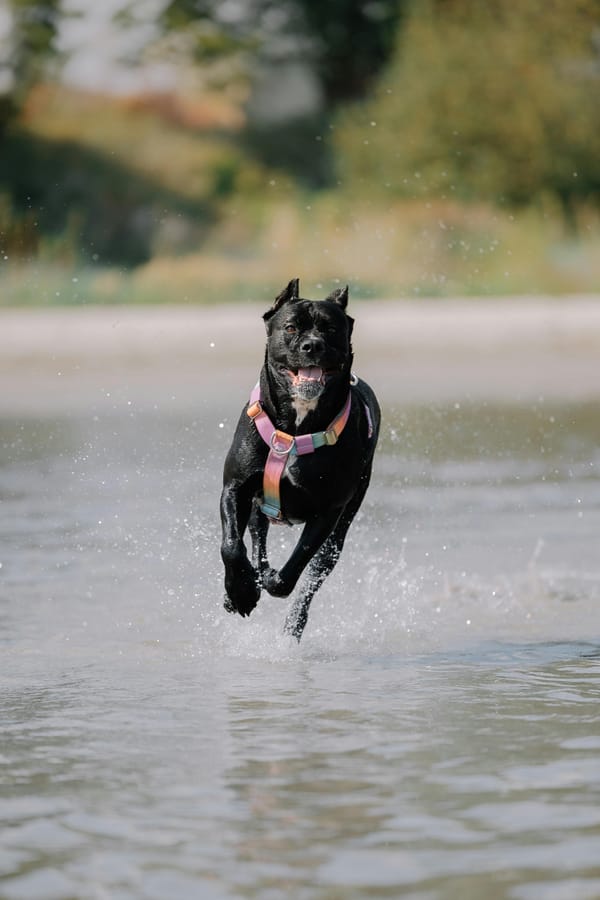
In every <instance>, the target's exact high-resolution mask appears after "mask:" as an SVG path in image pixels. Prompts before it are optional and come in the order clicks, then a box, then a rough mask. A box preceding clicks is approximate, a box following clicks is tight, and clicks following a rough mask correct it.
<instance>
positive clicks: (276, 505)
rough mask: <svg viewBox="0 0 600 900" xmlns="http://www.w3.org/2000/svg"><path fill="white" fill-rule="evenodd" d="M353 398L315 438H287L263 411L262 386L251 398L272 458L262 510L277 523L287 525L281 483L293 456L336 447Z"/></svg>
mask: <svg viewBox="0 0 600 900" xmlns="http://www.w3.org/2000/svg"><path fill="white" fill-rule="evenodd" d="M351 404H352V395H351V393H350V391H348V397H347V398H346V402H345V404H344V408H343V409H342V411H341V412H340V413H339V414H338V415H337V416H336V417H335V419H334V420H333V422H332V423H331V425H330V426H329V428H328V429H327V430H326V431H315V432H314V433H313V434H297V435H293V434H286V432H285V431H280V430H279V429H278V428H275V426H274V425H273V423H272V422H271V420H270V418H269V417H268V415H267V414H266V412H265V411H264V409H263V406H262V401H261V394H260V385H259V384H257V385H256V386H255V387H254V390H253V391H252V393H251V394H250V403H249V405H248V409H247V410H246V412H247V414H248V416H249V417H250V419H252V421H253V422H254V424H255V425H256V429H257V431H258V433H259V434H260V436H261V438H262V439H263V441H264V442H265V444H266V445H267V446H268V448H269V455H268V456H267V461H266V463H265V472H264V476H263V502H262V504H261V507H260V508H261V510H262V511H263V512H264V514H265V515H266V516H268V518H269V519H271V520H272V521H274V522H284V521H285V520H284V518H283V514H282V512H281V498H280V492H279V483H280V481H281V476H282V475H283V472H284V470H285V467H286V466H287V462H288V458H289V457H290V456H303V455H304V454H305V453H314V452H315V450H318V449H319V447H332V446H333V445H334V444H335V443H337V440H338V438H339V436H340V434H341V433H342V431H343V430H344V428H345V426H346V422H347V421H348V416H349V415H350V406H351Z"/></svg>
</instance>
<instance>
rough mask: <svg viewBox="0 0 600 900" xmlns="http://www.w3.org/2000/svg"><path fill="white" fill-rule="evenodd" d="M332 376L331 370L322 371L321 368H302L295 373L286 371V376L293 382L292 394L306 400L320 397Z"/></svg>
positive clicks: (289, 370) (290, 370)
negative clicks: (329, 377)
mask: <svg viewBox="0 0 600 900" xmlns="http://www.w3.org/2000/svg"><path fill="white" fill-rule="evenodd" d="M330 374H331V373H330V371H329V370H326V369H322V368H321V366H305V367H300V368H299V369H297V370H296V371H295V372H294V371H293V370H292V369H286V375H287V376H288V378H289V379H290V381H291V393H292V394H294V396H296V397H301V398H302V399H304V400H312V399H314V398H316V397H318V396H319V394H320V393H321V391H322V390H323V388H324V387H325V383H326V381H327V378H328V376H329V375H330Z"/></svg>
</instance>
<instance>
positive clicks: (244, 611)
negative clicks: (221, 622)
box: [221, 483, 260, 616]
mask: <svg viewBox="0 0 600 900" xmlns="http://www.w3.org/2000/svg"><path fill="white" fill-rule="evenodd" d="M251 508H252V495H251V493H250V491H249V490H248V487H247V485H244V484H239V483H229V484H226V485H225V487H224V488H223V493H222V494H221V524H222V526H223V542H222V544H221V558H222V560H223V564H224V566H225V591H226V594H227V597H226V599H225V604H224V605H225V609H226V610H227V611H228V612H238V613H239V614H240V615H241V616H249V615H250V613H251V612H252V610H253V609H254V607H255V606H256V604H257V603H258V598H259V597H260V587H259V584H258V579H257V573H256V571H255V570H254V568H253V566H252V564H251V563H250V560H249V559H248V553H247V552H246V547H245V544H244V541H243V535H244V532H245V530H246V527H247V525H248V520H249V518H250V511H251Z"/></svg>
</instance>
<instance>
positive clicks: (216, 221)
mask: <svg viewBox="0 0 600 900" xmlns="http://www.w3.org/2000/svg"><path fill="white" fill-rule="evenodd" d="M295 275H301V276H302V277H303V286H304V288H305V292H306V293H307V294H308V295H310V293H311V291H313V292H314V291H316V289H317V288H318V287H323V288H329V287H330V285H335V284H336V283H337V281H338V279H340V280H341V279H343V280H344V282H346V281H348V282H349V283H350V286H351V290H352V292H353V294H354V296H359V297H365V298H369V297H381V298H385V297H396V298H397V297H406V298H410V297H418V296H428V297H431V296H446V295H477V296H480V295H510V294H524V293H529V294H537V293H540V294H545V295H547V294H566V293H579V292H586V293H593V292H595V291H598V290H599V289H600V3H599V2H598V0H520V2H519V3H514V2H510V0H498V2H496V3H493V4H490V3H488V2H485V0H330V2H327V3H319V2H315V0H278V2H274V0H142V2H128V0H105V2H103V3H101V4H98V3H95V2H92V0H0V304H2V305H5V306H14V305H56V304H61V305H62V304H71V305H79V304H83V303H94V302H101V303H104V304H107V303H123V302H133V303H177V304H182V303H183V304H185V303H190V304H196V303H215V302H221V301H225V300H229V299H236V300H245V299H247V298H254V299H256V298H257V297H261V298H262V297H265V296H266V297H268V296H270V292H271V291H275V290H278V289H279V288H280V286H281V284H282V283H284V282H285V281H287V280H288V279H289V278H290V277H293V276H295Z"/></svg>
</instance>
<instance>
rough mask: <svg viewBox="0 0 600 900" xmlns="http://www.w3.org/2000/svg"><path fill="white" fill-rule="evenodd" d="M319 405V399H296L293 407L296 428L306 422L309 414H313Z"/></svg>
mask: <svg viewBox="0 0 600 900" xmlns="http://www.w3.org/2000/svg"><path fill="white" fill-rule="evenodd" d="M317 403H318V398H317V397H315V398H314V399H313V400H301V399H300V398H296V399H295V400H294V401H293V403H292V405H293V407H294V411H295V413H296V428H297V427H298V425H300V424H301V423H302V422H303V421H304V420H305V418H306V417H307V415H308V414H309V412H313V411H314V410H315V409H316V408H317Z"/></svg>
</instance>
